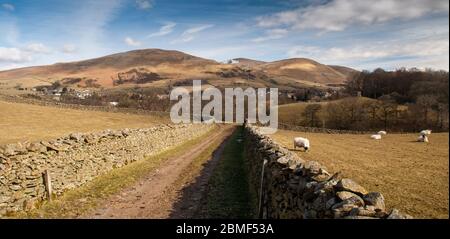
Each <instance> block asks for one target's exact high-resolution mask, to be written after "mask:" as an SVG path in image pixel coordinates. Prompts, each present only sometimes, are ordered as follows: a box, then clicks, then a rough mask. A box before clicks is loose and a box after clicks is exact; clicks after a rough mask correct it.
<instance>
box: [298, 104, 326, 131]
mask: <svg viewBox="0 0 450 239" xmlns="http://www.w3.org/2000/svg"><path fill="white" fill-rule="evenodd" d="M321 109H322V106H321V105H320V104H309V105H307V106H306V107H305V110H304V111H303V113H302V117H303V118H304V121H305V122H306V124H307V125H309V126H311V127H318V126H320V119H319V116H318V113H319V111H320V110H321Z"/></svg>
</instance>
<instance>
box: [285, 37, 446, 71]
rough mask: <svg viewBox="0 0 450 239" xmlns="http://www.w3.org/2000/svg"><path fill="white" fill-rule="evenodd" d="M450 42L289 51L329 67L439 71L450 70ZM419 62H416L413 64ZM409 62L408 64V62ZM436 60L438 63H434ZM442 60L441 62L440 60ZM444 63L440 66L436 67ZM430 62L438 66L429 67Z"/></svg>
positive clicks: (442, 39)
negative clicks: (364, 65) (361, 65)
mask: <svg viewBox="0 0 450 239" xmlns="http://www.w3.org/2000/svg"><path fill="white" fill-rule="evenodd" d="M448 54H449V41H448V38H447V37H445V36H444V37H428V38H425V39H416V40H413V41H407V42H405V41H404V40H395V41H386V42H378V43H373V42H372V43H365V44H360V45H351V46H348V47H331V48H322V47H315V46H296V47H292V48H291V49H289V50H288V52H287V55H288V57H306V58H312V59H315V60H318V61H319V62H322V63H326V64H341V65H348V64H352V63H355V62H361V61H377V62H379V64H383V65H386V64H389V62H392V61H393V60H391V59H390V58H392V59H396V60H394V61H396V62H395V64H392V66H401V64H402V63H404V65H405V66H413V65H414V61H415V63H416V64H415V65H414V66H416V67H421V68H425V67H435V68H439V69H447V70H448V64H449V61H448ZM411 58H412V59H415V60H411ZM404 59H408V60H404ZM432 59H434V60H432ZM438 59H439V60H438ZM438 61H440V64H435V63H436V62H438ZM427 62H434V63H433V64H432V65H427Z"/></svg>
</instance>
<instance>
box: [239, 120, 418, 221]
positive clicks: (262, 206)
mask: <svg viewBox="0 0 450 239" xmlns="http://www.w3.org/2000/svg"><path fill="white" fill-rule="evenodd" d="M244 134H245V145H246V153H247V160H248V161H249V162H248V165H249V167H250V168H249V171H250V173H249V177H250V178H249V181H250V183H251V185H252V188H255V189H257V190H255V195H258V198H257V200H256V201H259V203H258V205H257V206H258V207H257V208H258V209H257V210H256V211H257V212H258V213H257V214H259V217H260V218H275V219H276V218H281V219H298V218H303V219H314V218H335V219H341V218H342V219H410V218H412V217H411V216H410V215H407V214H404V213H401V212H399V210H397V209H392V210H389V211H388V210H387V209H386V207H385V202H384V197H383V195H382V194H381V193H379V192H368V191H367V190H366V189H365V188H364V187H362V186H361V185H359V184H358V183H356V182H355V181H353V180H351V179H348V178H342V177H341V174H340V173H335V174H333V175H331V174H330V173H328V172H327V170H326V168H325V167H324V166H322V165H320V164H319V163H318V162H316V161H306V160H303V159H301V158H299V157H298V156H297V155H296V154H295V153H292V152H290V151H289V150H287V149H286V148H283V147H281V146H280V145H278V144H277V143H275V142H274V141H273V140H272V139H271V138H269V137H268V136H266V135H263V134H261V133H260V131H259V128H258V127H254V126H250V125H246V126H245V131H244Z"/></svg>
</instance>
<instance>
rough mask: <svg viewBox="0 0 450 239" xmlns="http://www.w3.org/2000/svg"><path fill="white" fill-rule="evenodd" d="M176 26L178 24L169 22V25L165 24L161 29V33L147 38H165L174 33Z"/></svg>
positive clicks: (158, 32) (155, 33)
mask: <svg viewBox="0 0 450 239" xmlns="http://www.w3.org/2000/svg"><path fill="white" fill-rule="evenodd" d="M176 25H177V24H176V23H174V22H168V23H166V24H164V25H163V26H162V27H161V28H159V31H157V32H154V33H152V34H150V35H148V36H147V38H150V37H160V36H165V35H167V34H170V33H172V32H173V29H174V28H175V26H176Z"/></svg>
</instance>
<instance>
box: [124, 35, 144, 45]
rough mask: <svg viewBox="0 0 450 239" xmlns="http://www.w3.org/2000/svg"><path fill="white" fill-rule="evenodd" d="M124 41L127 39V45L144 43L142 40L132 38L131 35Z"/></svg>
mask: <svg viewBox="0 0 450 239" xmlns="http://www.w3.org/2000/svg"><path fill="white" fill-rule="evenodd" d="M124 41H125V43H126V44H127V45H129V46H140V45H142V43H141V42H139V41H136V40H134V39H133V38H131V37H126V38H125V40H124Z"/></svg>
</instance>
